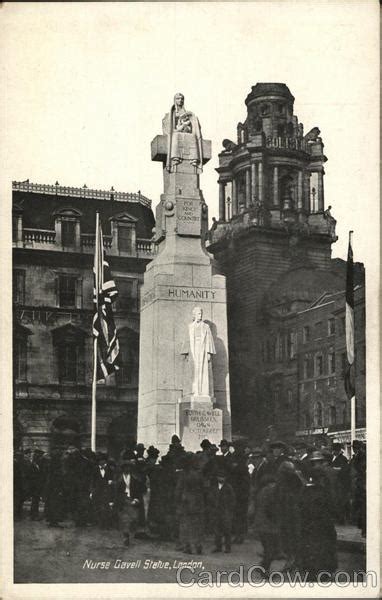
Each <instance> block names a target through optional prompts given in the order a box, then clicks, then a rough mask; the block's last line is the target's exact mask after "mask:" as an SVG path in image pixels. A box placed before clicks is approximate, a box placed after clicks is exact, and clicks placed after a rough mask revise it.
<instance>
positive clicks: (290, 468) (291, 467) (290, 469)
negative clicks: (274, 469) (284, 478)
mask: <svg viewBox="0 0 382 600" xmlns="http://www.w3.org/2000/svg"><path fill="white" fill-rule="evenodd" d="M295 471H296V465H295V464H294V463H293V462H292V461H291V460H284V462H282V463H281V465H280V466H279V473H294V472H295Z"/></svg>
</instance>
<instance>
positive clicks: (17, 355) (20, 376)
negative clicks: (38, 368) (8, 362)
mask: <svg viewBox="0 0 382 600" xmlns="http://www.w3.org/2000/svg"><path fill="white" fill-rule="evenodd" d="M13 376H14V378H15V380H16V381H26V378H27V338H26V336H25V337H24V336H23V337H21V336H20V337H16V338H15V339H14V345H13Z"/></svg>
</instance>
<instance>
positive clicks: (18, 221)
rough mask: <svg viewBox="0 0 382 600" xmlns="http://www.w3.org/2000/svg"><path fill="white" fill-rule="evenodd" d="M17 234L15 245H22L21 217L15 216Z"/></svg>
mask: <svg viewBox="0 0 382 600" xmlns="http://www.w3.org/2000/svg"><path fill="white" fill-rule="evenodd" d="M16 219H17V232H16V236H17V237H16V243H17V244H22V242H23V218H22V216H21V215H17V217H16Z"/></svg>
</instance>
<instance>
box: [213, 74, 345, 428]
mask: <svg viewBox="0 0 382 600" xmlns="http://www.w3.org/2000/svg"><path fill="white" fill-rule="evenodd" d="M245 104H246V106H247V116H246V119H245V121H244V122H243V123H239V124H238V126H237V140H236V142H233V141H231V140H229V139H225V140H223V147H224V150H223V151H222V152H221V153H220V154H219V167H218V168H217V169H216V170H217V172H218V173H219V180H218V183H219V221H218V222H217V223H216V224H215V225H214V226H213V228H212V230H211V232H210V236H209V239H210V245H209V246H208V250H209V252H211V253H213V255H214V257H215V259H216V261H217V263H218V265H219V267H220V269H221V272H222V273H224V275H226V278H227V308H228V325H229V350H230V372H231V396H232V416H233V428H234V431H235V429H236V431H237V432H240V433H248V431H246V430H249V431H251V432H256V431H257V432H258V433H259V435H260V434H263V433H264V427H265V425H266V424H267V423H268V424H269V421H267V419H264V418H263V415H262V409H261V406H262V407H263V408H264V410H263V412H265V413H266V404H267V397H266V396H267V393H266V391H265V389H264V388H261V389H259V385H260V383H259V382H260V380H261V374H262V371H263V361H262V344H263V343H264V338H266V336H267V323H268V319H269V314H268V312H267V310H268V309H269V306H267V295H266V292H267V290H268V289H269V288H270V286H271V284H274V286H273V288H272V289H273V295H272V298H275V293H274V289H275V287H276V288H277V281H278V279H279V278H280V277H281V276H282V275H284V274H285V273H287V272H288V271H292V270H296V269H306V270H309V272H313V274H315V273H319V275H320V277H321V280H322V275H323V274H325V273H329V272H330V271H331V269H332V265H331V244H332V242H333V241H335V240H336V239H337V238H336V236H335V223H336V222H335V219H334V218H333V217H332V216H331V214H330V208H331V207H329V208H328V209H327V210H325V208H324V166H323V165H324V163H325V161H326V160H327V159H326V157H325V155H324V144H323V142H322V139H321V137H319V134H320V130H319V129H318V127H313V129H311V130H310V131H309V132H308V133H307V134H304V127H303V125H302V123H299V121H298V118H297V116H296V115H294V114H293V104H294V97H293V96H292V94H291V92H290V91H289V89H288V87H287V86H286V85H285V84H283V83H258V84H256V85H255V86H253V87H252V90H251V92H250V93H249V94H248V96H247V98H246V100H245ZM297 279H298V278H296V280H297ZM324 279H325V277H324ZM323 291H325V290H323ZM276 296H277V294H276ZM314 299H315V298H312V299H311V301H313V300H314ZM279 301H280V304H282V298H281V297H280V298H279ZM309 301H310V298H309V293H308V294H306V293H305V299H303V300H302V304H300V305H299V308H300V309H301V307H304V306H308V305H309ZM293 310H294V309H293V307H292V306H289V307H286V308H285V315H287V314H290V311H293ZM280 318H281V319H282V317H280ZM260 387H261V386H260ZM249 415H252V417H251V418H250V417H249Z"/></svg>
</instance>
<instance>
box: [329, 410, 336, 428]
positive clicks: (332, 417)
mask: <svg viewBox="0 0 382 600" xmlns="http://www.w3.org/2000/svg"><path fill="white" fill-rule="evenodd" d="M329 421H330V423H329V424H330V425H336V423H337V411H336V407H335V406H331V407H330V409H329Z"/></svg>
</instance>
